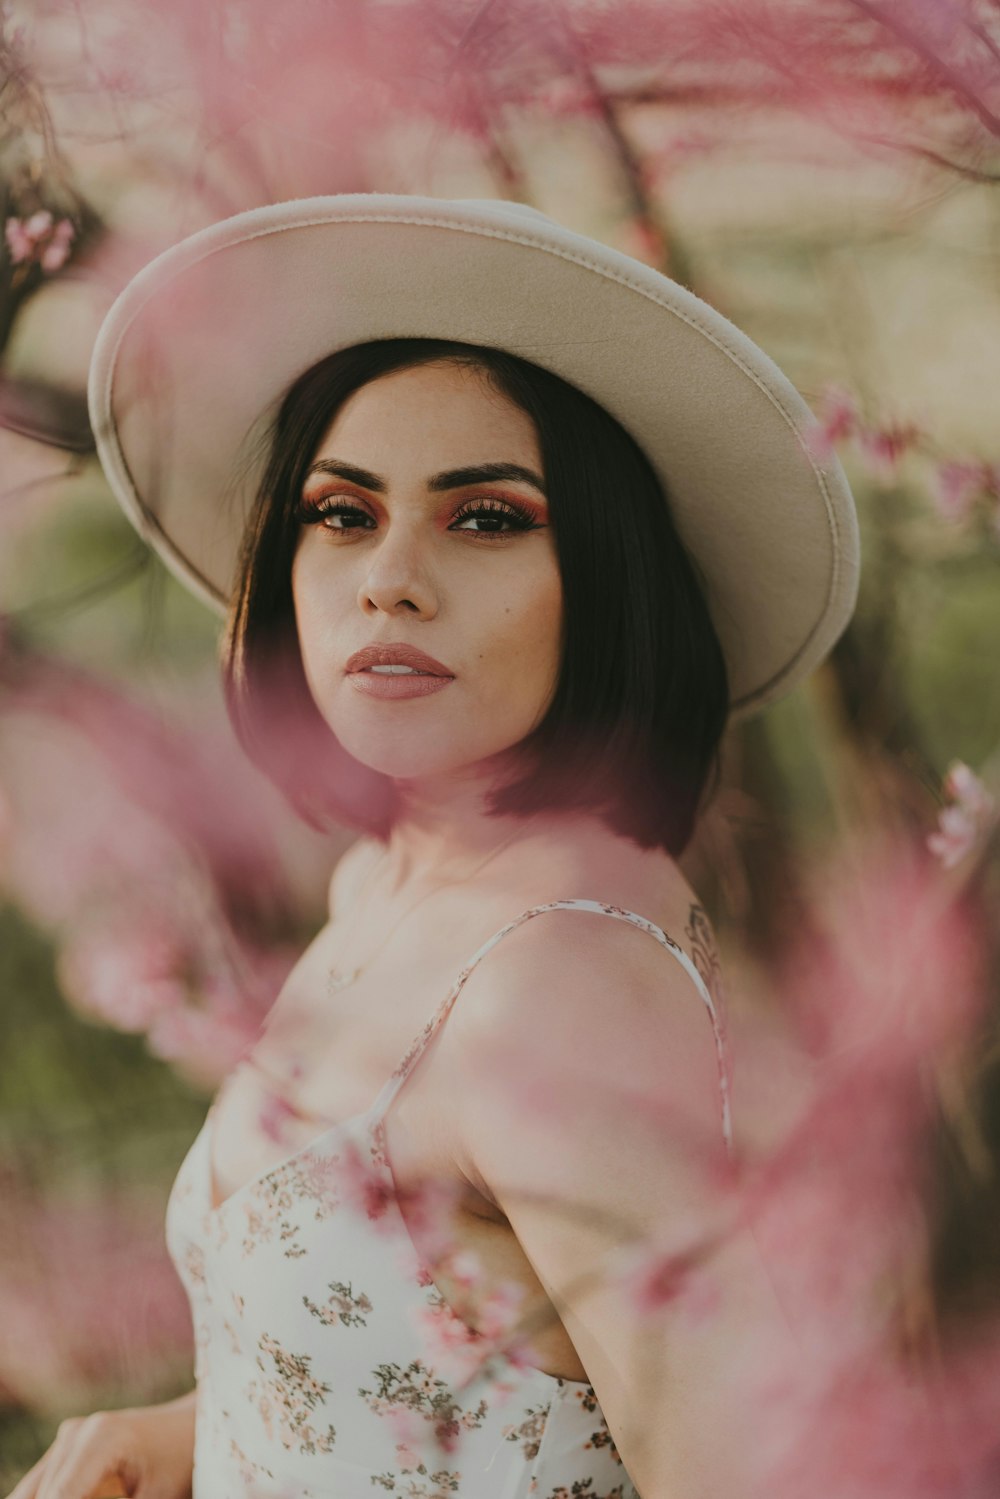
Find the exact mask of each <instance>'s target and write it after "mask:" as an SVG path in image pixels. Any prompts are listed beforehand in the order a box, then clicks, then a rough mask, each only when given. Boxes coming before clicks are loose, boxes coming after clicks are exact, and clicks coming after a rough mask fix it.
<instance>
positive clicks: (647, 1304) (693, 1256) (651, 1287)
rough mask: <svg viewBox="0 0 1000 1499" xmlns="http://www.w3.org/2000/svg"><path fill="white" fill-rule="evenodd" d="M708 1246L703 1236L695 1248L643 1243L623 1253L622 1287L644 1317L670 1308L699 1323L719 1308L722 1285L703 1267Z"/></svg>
mask: <svg viewBox="0 0 1000 1499" xmlns="http://www.w3.org/2000/svg"><path fill="white" fill-rule="evenodd" d="M706 1248H707V1246H705V1245H704V1243H703V1240H702V1239H701V1238H700V1237H699V1238H697V1239H695V1240H694V1242H693V1244H692V1247H691V1248H689V1249H687V1250H679V1249H678V1248H677V1247H676V1245H675V1244H674V1243H671V1244H670V1245H669V1246H661V1245H658V1244H652V1245H651V1244H648V1243H645V1242H643V1243H640V1244H634V1245H629V1246H627V1247H626V1249H625V1250H624V1251H623V1252H621V1254H620V1256H619V1259H620V1264H619V1271H618V1274H619V1279H620V1284H621V1286H622V1289H623V1290H624V1291H625V1293H626V1295H627V1296H628V1298H629V1300H630V1301H631V1303H632V1305H633V1307H634V1309H635V1311H636V1313H637V1314H638V1315H640V1316H651V1315H655V1314H657V1313H659V1312H662V1311H663V1310H664V1309H665V1308H667V1307H670V1308H674V1309H679V1310H680V1311H681V1312H682V1313H683V1314H684V1315H685V1316H686V1317H687V1318H689V1319H690V1320H691V1321H694V1322H698V1321H701V1320H702V1319H703V1318H704V1317H706V1316H708V1315H709V1314H710V1313H711V1312H713V1311H715V1310H716V1309H717V1307H718V1300H719V1297H718V1287H717V1286H716V1285H715V1284H714V1283H713V1282H712V1280H711V1278H710V1276H709V1275H708V1274H706V1273H705V1271H704V1270H703V1268H702V1266H701V1263H700V1261H701V1258H702V1257H703V1255H705V1252H706Z"/></svg>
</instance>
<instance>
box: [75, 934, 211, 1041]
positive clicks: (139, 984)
mask: <svg viewBox="0 0 1000 1499" xmlns="http://www.w3.org/2000/svg"><path fill="white" fill-rule="evenodd" d="M180 966H181V957H180V954H179V951H178V948H177V944H176V942H175V940H174V939H173V937H172V936H171V935H170V934H169V933H168V932H167V931H166V930H165V929H164V928H162V927H160V928H157V927H151V926H148V925H147V926H146V927H145V928H144V927H143V926H142V925H141V924H139V923H138V922H137V921H135V922H131V923H129V925H128V927H127V928H124V929H121V930H109V929H107V928H104V929H101V928H95V929H91V930H90V931H88V932H87V933H86V934H81V935H78V936H77V937H75V938H73V939H71V940H70V941H69V943H68V944H67V945H66V946H65V947H64V948H63V950H62V952H61V954H60V956H59V959H58V969H59V977H60V981H61V983H62V986H63V989H64V992H65V993H66V996H67V998H69V999H71V1000H72V1001H73V1002H74V1003H75V1004H76V1005H77V1006H78V1007H79V1008H80V1009H82V1010H84V1011H86V1012H87V1013H88V1014H90V1015H93V1016H94V1017H96V1018H98V1019H101V1020H103V1021H105V1022H106V1023H107V1024H109V1025H113V1026H115V1027H116V1028H117V1029H118V1030H122V1031H145V1030H148V1029H149V1027H150V1026H151V1025H152V1024H153V1022H154V1020H156V1019H157V1017H159V1016H160V1015H162V1014H164V1013H165V1012H166V1011H169V1010H175V1009H177V1008H178V1007H182V1006H183V1005H184V1004H185V1002H186V999H187V992H186V988H185V986H184V984H183V983H182V982H181V981H180V979H179V978H178V977H177V971H178V969H179V967H180Z"/></svg>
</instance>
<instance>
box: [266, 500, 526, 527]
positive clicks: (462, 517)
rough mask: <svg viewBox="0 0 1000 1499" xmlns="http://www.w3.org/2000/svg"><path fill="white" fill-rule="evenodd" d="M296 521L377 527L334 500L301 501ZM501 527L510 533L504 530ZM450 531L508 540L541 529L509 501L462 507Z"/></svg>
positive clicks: (479, 502)
mask: <svg viewBox="0 0 1000 1499" xmlns="http://www.w3.org/2000/svg"><path fill="white" fill-rule="evenodd" d="M295 519H296V520H297V521H299V522H300V523H301V524H302V525H305V526H315V525H322V527H323V529H324V530H326V531H334V532H344V531H360V530H367V529H371V527H373V526H374V524H375V522H374V519H373V517H372V516H370V515H369V514H368V512H367V510H362V509H361V508H360V507H359V506H357V505H349V504H347V503H345V502H344V501H343V500H331V499H315V500H310V499H304V500H301V501H300V502H299V504H298V506H297V507H296V511H295ZM334 521H336V522H337V524H334V523H333V522H334ZM466 521H475V522H476V525H475V527H472V526H467V525H466V524H465V522H466ZM502 526H506V528H507V529H503V530H502V529H501V527H502ZM448 529H449V530H464V531H467V532H469V533H470V534H471V535H480V536H509V535H511V534H512V533H513V532H517V531H537V530H540V529H541V528H540V526H539V525H538V523H537V522H536V520H535V518H534V516H533V515H532V513H531V511H530V510H527V509H523V508H522V507H521V506H520V505H514V504H512V503H511V502H510V501H507V500H475V501H467V502H466V504H464V505H463V506H462V507H461V509H460V510H459V511H458V512H457V513H456V515H455V517H454V518H453V520H452V521H451V524H450V525H449V527H448Z"/></svg>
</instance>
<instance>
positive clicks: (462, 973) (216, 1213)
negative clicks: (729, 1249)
mask: <svg viewBox="0 0 1000 1499" xmlns="http://www.w3.org/2000/svg"><path fill="white" fill-rule="evenodd" d="M563 909H567V910H583V911H591V912H599V913H602V914H604V915H606V916H613V917H615V918H617V919H618V920H620V921H627V922H630V923H631V924H633V925H636V926H639V927H642V928H643V929H644V930H646V931H647V932H649V933H650V935H651V936H654V937H656V938H657V940H658V941H659V942H660V943H661V945H662V946H664V947H666V948H667V949H668V950H669V951H671V952H672V953H673V954H674V956H675V957H676V958H677V960H678V961H679V962H680V964H681V966H682V967H683V968H685V969H686V971H687V973H688V975H689V977H690V978H691V979H692V981H693V982H694V985H695V987H696V989H697V990H698V992H699V993H700V995H701V998H702V1000H703V1001H704V1003H705V1005H706V1006H707V1008H708V1012H709V1016H710V1018H711V1021H712V1029H713V1033H714V1036H715V1043H716V1050H717V1055H718V1062H719V1081H720V1086H721V1090H722V1115H723V1118H722V1124H723V1134H724V1136H725V1140H726V1147H727V1151H731V1149H732V1124H731V1118H730V1099H729V1079H728V1075H727V1067H726V1064H725V1054H724V1052H725V1046H724V1038H723V1028H722V1017H721V1016H720V1015H719V1014H718V1013H717V1011H716V1007H715V1004H714V1002H713V999H712V996H711V994H710V993H709V991H708V987H707V985H706V984H705V981H704V979H703V978H702V976H701V974H700V973H699V972H698V970H697V968H696V967H695V965H694V963H692V961H691V959H690V958H689V957H688V955H687V953H686V952H685V951H684V950H683V948H682V947H681V946H680V944H679V943H678V942H675V941H674V939H673V938H672V937H668V936H667V934H666V932H665V931H663V929H662V927H659V926H657V925H656V923H655V922H652V921H650V920H649V918H648V917H646V916H640V915H639V913H638V912H636V911H629V910H626V909H625V908H624V907H622V906H616V905H612V904H609V903H608V902H606V901H595V900H589V899H584V898H580V897H577V898H568V899H564V900H554V901H545V902H542V903H540V904H539V905H535V906H529V907H528V908H527V909H526V910H524V911H522V912H521V913H520V914H519V915H518V916H515V917H514V918H513V919H512V920H511V921H508V922H507V923H506V924H505V925H504V926H502V927H500V929H499V930H498V931H496V932H494V933H493V935H492V936H490V937H487V939H486V941H485V942H483V943H482V944H481V945H480V946H479V947H478V948H477V950H476V951H475V952H474V953H473V955H472V956H471V958H469V959H468V961H467V962H466V963H465V965H464V966H463V967H462V968H461V969H460V970H459V972H458V975H457V977H456V979H455V981H454V983H453V984H452V986H451V988H450V989H449V990H448V993H447V994H446V995H445V996H444V998H443V999H442V1000H441V1002H440V1004H439V1005H438V1006H437V1008H436V1009H435V1011H434V1013H433V1014H432V1016H431V1018H430V1019H429V1020H428V1021H427V1023H426V1024H425V1025H424V1027H423V1029H422V1030H421V1031H420V1032H419V1034H418V1035H417V1037H416V1038H415V1040H414V1041H412V1042H411V1044H410V1046H409V1047H408V1048H407V1050H406V1052H405V1053H404V1055H403V1057H402V1059H401V1060H400V1061H399V1063H398V1064H397V1066H396V1067H395V1068H394V1070H393V1071H392V1072H391V1073H390V1075H389V1077H388V1078H387V1079H386V1081H385V1082H384V1083H383V1085H382V1087H381V1089H380V1090H379V1092H378V1094H377V1096H376V1098H375V1099H374V1101H373V1102H372V1103H371V1104H370V1105H369V1107H368V1108H367V1109H365V1110H363V1111H362V1112H361V1113H359V1114H352V1115H351V1116H350V1117H349V1118H347V1119H343V1120H341V1121H339V1122H338V1123H337V1124H333V1125H330V1126H329V1127H328V1128H327V1129H324V1130H322V1131H320V1133H319V1134H317V1135H315V1136H314V1137H313V1138H312V1139H311V1140H308V1141H307V1142H306V1144H305V1145H303V1146H300V1148H299V1149H298V1150H294V1151H291V1152H290V1153H289V1154H288V1155H287V1156H285V1157H284V1158H283V1159H281V1160H279V1161H276V1162H274V1163H273V1164H272V1165H269V1166H266V1167H265V1168H264V1169H263V1170H262V1171H259V1172H257V1174H256V1175H255V1176H252V1177H250V1178H249V1179H248V1180H247V1181H245V1182H242V1183H241V1184H240V1186H238V1187H236V1188H235V1189H234V1190H233V1191H232V1192H230V1193H229V1195H228V1196H227V1197H224V1198H223V1199H222V1200H221V1202H219V1203H216V1202H215V1185H214V1179H215V1170H214V1166H213V1164H212V1141H213V1137H214V1133H215V1132H214V1129H213V1127H212V1126H213V1125H214V1123H215V1118H216V1105H217V1103H218V1101H219V1096H220V1095H219V1093H217V1094H216V1097H215V1098H214V1099H213V1100H212V1103H211V1106H210V1107H209V1110H208V1113H207V1114H206V1117H205V1121H204V1124H203V1125H202V1136H203V1139H204V1150H203V1158H204V1161H205V1169H204V1172H203V1181H204V1197H205V1203H206V1207H207V1211H208V1213H209V1215H210V1217H211V1218H212V1219H213V1220H214V1219H217V1218H220V1217H221V1216H222V1215H223V1213H224V1212H225V1210H226V1209H227V1208H228V1206H229V1205H230V1203H232V1202H234V1201H235V1200H236V1199H238V1198H240V1197H242V1196H244V1195H245V1194H246V1193H247V1192H249V1191H250V1190H251V1189H252V1188H253V1187H256V1186H259V1184H260V1183H261V1182H263V1181H266V1180H267V1178H268V1177H269V1176H273V1175H275V1174H276V1173H277V1172H279V1171H281V1170H283V1169H284V1168H286V1167H287V1166H290V1165H291V1164H292V1162H293V1161H295V1160H297V1159H298V1158H299V1157H300V1156H304V1155H307V1154H309V1153H310V1152H312V1151H314V1150H317V1149H319V1148H320V1147H321V1146H323V1145H324V1144H325V1143H326V1142H327V1141H328V1140H331V1139H333V1138H335V1137H336V1135H337V1134H338V1133H344V1134H347V1133H349V1132H350V1130H351V1128H352V1127H353V1126H355V1125H357V1124H361V1123H365V1122H366V1121H368V1120H370V1119H372V1118H373V1117H375V1118H376V1119H377V1118H378V1117H379V1116H380V1115H381V1114H382V1113H384V1112H386V1111H387V1110H388V1108H389V1106H390V1104H391V1103H392V1101H393V1099H394V1097H395V1095H396V1093H397V1092H398V1091H399V1089H400V1088H401V1087H402V1085H403V1083H404V1082H405V1081H406V1079H407V1077H408V1076H409V1074H410V1073H411V1072H412V1070H413V1068H414V1067H415V1066H416V1064H417V1062H418V1060H419V1059H420V1057H421V1055H422V1054H423V1052H424V1050H425V1049H426V1047H427V1045H428V1044H429V1042H430V1040H431V1038H432V1036H433V1035H434V1034H435V1032H436V1031H437V1030H438V1028H439V1026H440V1025H441V1024H442V1022H443V1021H444V1019H445V1018H446V1016H447V1014H448V1013H449V1011H450V1009H451V1007H452V1005H453V1004H454V1002H455V1000H456V999H457V997H458V995H459V993H460V992H461V990H462V988H463V986H464V984H465V981H466V979H467V978H468V977H469V975H470V973H471V972H472V970H473V969H474V968H475V966H476V964H477V963H478V962H479V960H480V958H482V957H484V956H485V955H486V953H487V952H489V950H490V949H491V948H492V947H493V946H494V945H495V944H496V943H497V942H499V940H500V939H501V938H502V937H504V936H505V935H506V934H507V932H509V931H512V930H513V929H514V928H515V927H517V926H520V925H521V923H522V922H524V921H527V920H528V918H529V917H531V916H535V915H537V914H538V913H539V912H542V911H553V910H563ZM251 1061H252V1054H251V1056H250V1057H247V1058H244V1063H248V1062H251ZM232 1075H233V1074H232V1073H230V1076H232ZM220 1091H221V1090H220ZM387 1175H388V1178H389V1180H388V1182H387V1185H389V1186H391V1187H392V1189H393V1190H395V1180H394V1178H393V1176H392V1170H391V1167H389V1168H387ZM404 1221H405V1220H404Z"/></svg>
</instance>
